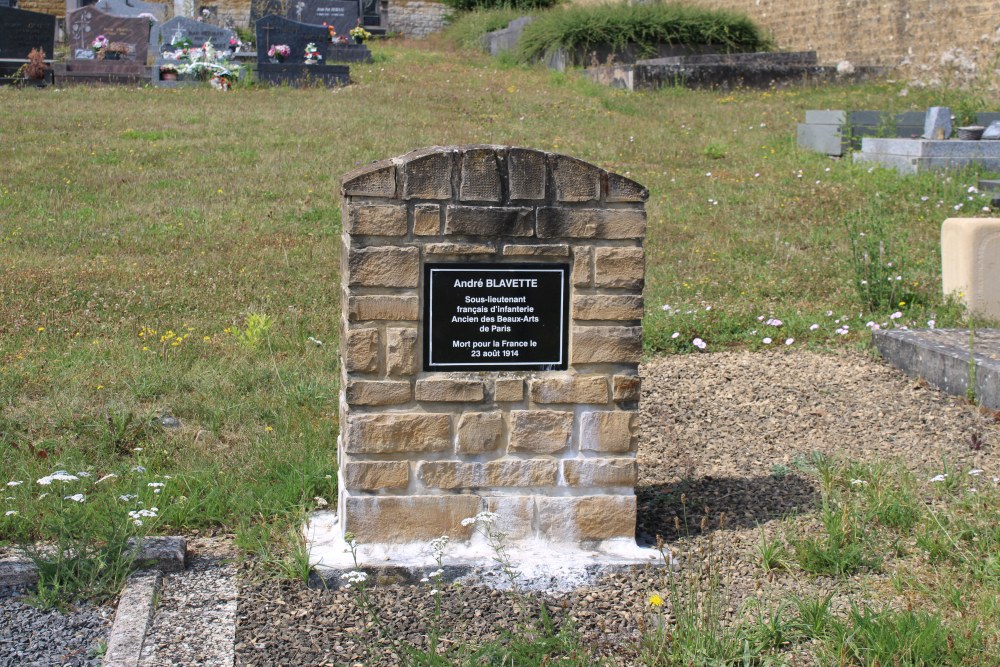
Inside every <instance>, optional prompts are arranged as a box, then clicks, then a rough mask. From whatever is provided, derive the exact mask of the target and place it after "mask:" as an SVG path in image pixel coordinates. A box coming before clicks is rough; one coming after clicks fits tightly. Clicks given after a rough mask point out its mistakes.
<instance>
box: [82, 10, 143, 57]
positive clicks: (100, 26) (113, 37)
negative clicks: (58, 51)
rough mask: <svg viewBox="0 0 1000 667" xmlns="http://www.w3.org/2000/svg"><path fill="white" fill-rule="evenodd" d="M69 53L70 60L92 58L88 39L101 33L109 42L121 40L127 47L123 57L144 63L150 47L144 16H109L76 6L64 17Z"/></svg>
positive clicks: (91, 39)
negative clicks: (74, 9) (75, 8)
mask: <svg viewBox="0 0 1000 667" xmlns="http://www.w3.org/2000/svg"><path fill="white" fill-rule="evenodd" d="M66 35H67V41H68V42H69V57H70V59H72V60H93V59H94V53H93V51H91V49H90V44H91V42H93V41H94V38H95V37H97V36H98V35H104V36H105V37H107V38H108V41H109V42H121V43H124V44H125V45H126V46H127V48H128V53H127V54H126V55H125V56H124V57H123V60H127V61H133V62H141V63H143V64H145V62H146V54H147V53H148V51H149V21H148V20H147V19H145V18H130V17H126V16H111V15H110V14H105V13H104V12H102V11H101V10H99V9H95V8H93V7H84V8H82V9H77V10H76V11H74V12H73V13H71V14H70V15H69V16H67V17H66Z"/></svg>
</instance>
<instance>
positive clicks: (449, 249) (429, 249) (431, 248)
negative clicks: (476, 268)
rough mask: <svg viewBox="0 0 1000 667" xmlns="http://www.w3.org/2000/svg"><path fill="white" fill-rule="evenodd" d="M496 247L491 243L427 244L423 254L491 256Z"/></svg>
mask: <svg viewBox="0 0 1000 667" xmlns="http://www.w3.org/2000/svg"><path fill="white" fill-rule="evenodd" d="M496 251H497V247H496V246H495V245H493V244H492V243H428V244H427V245H425V246H424V253H426V254H428V255H492V254H493V253H495V252H496Z"/></svg>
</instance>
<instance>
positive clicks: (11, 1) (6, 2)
mask: <svg viewBox="0 0 1000 667" xmlns="http://www.w3.org/2000/svg"><path fill="white" fill-rule="evenodd" d="M0 7H7V8H8V9H17V0H0Z"/></svg>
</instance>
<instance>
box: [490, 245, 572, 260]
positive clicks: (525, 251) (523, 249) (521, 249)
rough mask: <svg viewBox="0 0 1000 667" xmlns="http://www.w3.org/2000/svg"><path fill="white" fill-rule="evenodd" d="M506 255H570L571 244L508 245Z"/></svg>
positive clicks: (505, 247)
mask: <svg viewBox="0 0 1000 667" xmlns="http://www.w3.org/2000/svg"><path fill="white" fill-rule="evenodd" d="M503 256H504V257H569V246H568V245H566V244H565V243H550V244H542V245H506V246H504V247H503Z"/></svg>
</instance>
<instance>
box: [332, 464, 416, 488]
mask: <svg viewBox="0 0 1000 667" xmlns="http://www.w3.org/2000/svg"><path fill="white" fill-rule="evenodd" d="M341 468H342V470H343V471H344V485H345V486H347V488H348V489H351V490H357V491H377V490H379V489H398V488H406V487H407V486H408V485H409V483H410V464H409V463H407V462H406V461H348V462H346V463H344V465H343V466H341Z"/></svg>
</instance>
